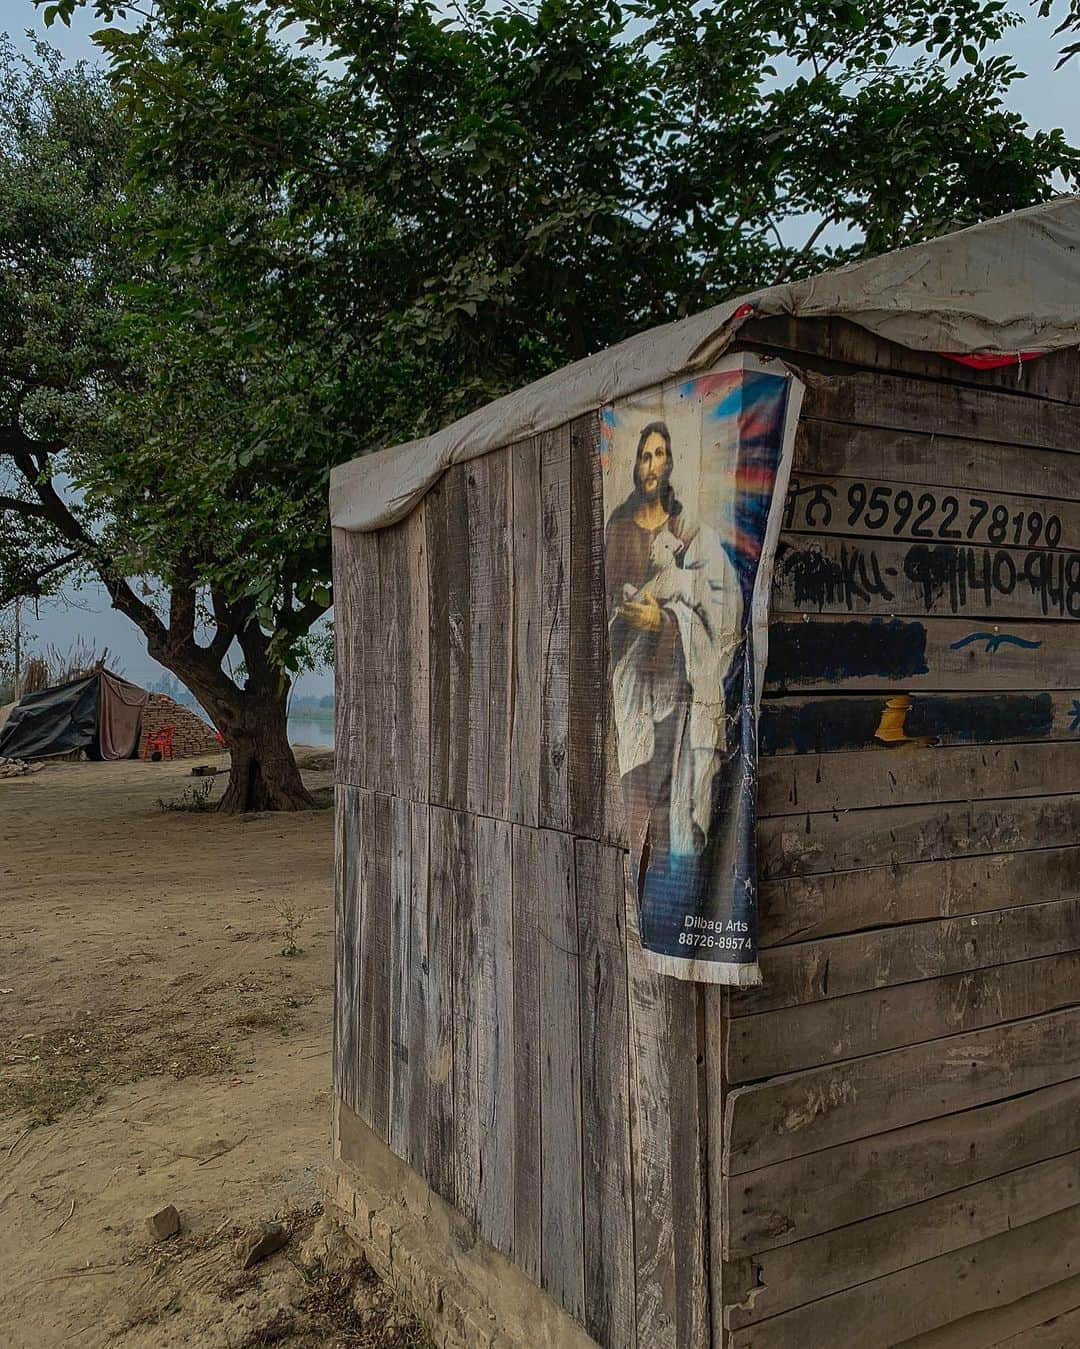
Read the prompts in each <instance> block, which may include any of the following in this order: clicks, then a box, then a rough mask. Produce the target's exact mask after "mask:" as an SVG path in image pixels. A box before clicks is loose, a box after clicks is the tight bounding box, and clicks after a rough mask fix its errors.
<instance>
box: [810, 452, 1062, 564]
mask: <svg viewBox="0 0 1080 1349" xmlns="http://www.w3.org/2000/svg"><path fill="white" fill-rule="evenodd" d="M1024 453H1025V454H1027V455H1029V456H1030V455H1031V451H1030V450H1025V451H1024ZM849 467H850V468H851V470H852V473H853V476H851V477H844V478H840V477H836V476H832V477H830V476H829V475H828V474H822V473H794V474H792V476H791V479H790V481H789V483H788V493H787V497H786V499H785V502H784V518H783V527H784V529H785V530H788V531H792V530H793V531H795V532H796V533H802V534H830V535H846V536H849V537H858V538H882V539H912V540H922V541H924V542H926V543H927V544H929V543H964V544H973V545H981V546H983V547H993V548H1020V549H1029V548H1064V549H1075V548H1077V547H1080V502H1077V501H1075V500H1073V501H1055V500H1053V499H1048V498H1046V497H1037V496H1031V495H1020V494H1019V493H1007V492H983V491H982V490H981V489H980V488H979V487H978V486H977V485H976V486H970V485H969V486H967V487H957V486H956V485H955V484H948V485H947V486H944V487H937V486H930V485H927V484H926V483H908V482H897V481H896V480H895V479H883V478H867V477H863V476H862V474H861V473H860V470H859V467H858V464H857V463H852V464H850V465H849ZM1030 484H1031V480H1030V477H1029V478H1028V480H1027V481H1026V482H1025V484H1024V487H1025V488H1028V487H1030ZM1071 486H1072V491H1073V493H1074V494H1076V493H1080V471H1077V467H1076V466H1075V465H1073V475H1072V481H1071Z"/></svg>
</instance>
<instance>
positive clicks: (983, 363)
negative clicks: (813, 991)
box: [938, 351, 1045, 370]
mask: <svg viewBox="0 0 1080 1349" xmlns="http://www.w3.org/2000/svg"><path fill="white" fill-rule="evenodd" d="M938 355H939V356H944V357H945V359H946V360H947V361H959V362H960V364H961V365H970V366H971V368H972V369H973V370H997V369H998V368H999V367H1000V366H1003V365H1019V364H1020V362H1021V361H1037V360H1038V359H1039V357H1040V356H1043V355H1045V352H1042V351H1017V352H1014V353H1013V355H1011V356H1000V355H993V354H991V353H990V352H981V351H973V352H971V353H970V354H969V355H966V356H965V355H964V354H963V353H962V352H958V351H941V352H938Z"/></svg>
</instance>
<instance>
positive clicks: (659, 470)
mask: <svg viewBox="0 0 1080 1349" xmlns="http://www.w3.org/2000/svg"><path fill="white" fill-rule="evenodd" d="M670 477H671V454H670V452H669V451H668V447H667V441H666V440H665V439H664V437H663V436H662V435H661V434H660V432H659V431H653V432H651V433H650V434H649V435H647V436H646V437H645V440H644V442H643V443H642V446H641V448H640V450H639V451H638V457H637V464H636V466H635V468H634V478H635V481H636V482H637V488H638V491H639V492H640V493H641V495H642V497H643V498H644V499H645V500H646V501H647V502H653V501H656V500H658V499H659V497H660V494H661V493H662V492H663V490H664V485H665V483H666V482H667V480H668V478H670Z"/></svg>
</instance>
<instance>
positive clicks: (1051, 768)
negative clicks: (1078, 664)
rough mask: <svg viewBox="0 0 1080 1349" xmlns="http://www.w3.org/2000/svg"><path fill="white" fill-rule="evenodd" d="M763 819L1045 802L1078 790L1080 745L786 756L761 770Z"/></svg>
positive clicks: (910, 747)
mask: <svg viewBox="0 0 1080 1349" xmlns="http://www.w3.org/2000/svg"><path fill="white" fill-rule="evenodd" d="M758 771H759V778H758V781H759V789H758V790H759V801H760V806H759V814H760V815H761V816H762V817H765V816H778V815H794V814H799V813H805V812H806V811H820V810H854V809H870V808H875V807H879V806H907V805H917V804H919V803H925V804H929V803H930V802H946V801H959V800H964V801H974V800H979V799H981V798H984V797H1008V798H1010V799H1013V798H1015V797H1019V796H1044V795H1047V794H1051V793H1053V792H1055V791H1060V790H1063V789H1065V790H1067V789H1069V788H1070V787H1075V786H1077V785H1080V739H1074V740H1072V741H1056V742H1054V741H1052V742H1050V743H1049V744H1045V745H1038V744H1036V745H1008V746H1004V747H999V748H989V747H986V746H981V745H980V746H975V747H969V746H963V747H957V748H950V749H942V748H930V747H928V746H927V747H922V746H918V745H904V746H900V747H898V748H896V749H890V750H887V751H885V750H883V749H880V748H879V749H877V750H867V751H862V752H858V751H857V752H855V753H849V754H821V755H818V754H815V755H809V754H807V755H787V756H785V757H782V758H775V759H765V760H763V761H762V762H761V764H760V766H759V770H758Z"/></svg>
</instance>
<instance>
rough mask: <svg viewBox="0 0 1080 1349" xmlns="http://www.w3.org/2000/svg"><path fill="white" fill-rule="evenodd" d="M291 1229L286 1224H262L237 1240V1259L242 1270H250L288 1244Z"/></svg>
mask: <svg viewBox="0 0 1080 1349" xmlns="http://www.w3.org/2000/svg"><path fill="white" fill-rule="evenodd" d="M290 1235H291V1234H290V1232H289V1229H288V1228H287V1227H286V1226H285V1224H284V1223H260V1224H259V1225H258V1227H253V1228H251V1229H250V1230H249V1231H247V1232H245V1233H244V1235H243V1236H241V1237H238V1238H237V1240H236V1246H235V1250H236V1258H237V1260H238V1261H239V1262H240V1267H241V1269H250V1268H251V1267H252V1265H257V1264H258V1263H259V1261H260V1260H265V1259H266V1257H267V1256H268V1255H273V1254H274V1252H275V1251H280V1250H281V1248H282V1246H285V1245H287V1244H288V1241H289V1237H290Z"/></svg>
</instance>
